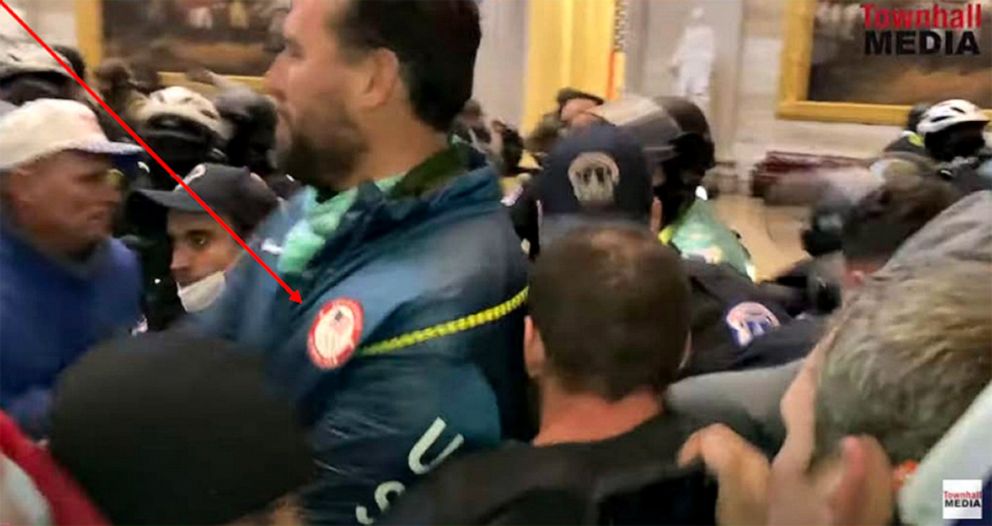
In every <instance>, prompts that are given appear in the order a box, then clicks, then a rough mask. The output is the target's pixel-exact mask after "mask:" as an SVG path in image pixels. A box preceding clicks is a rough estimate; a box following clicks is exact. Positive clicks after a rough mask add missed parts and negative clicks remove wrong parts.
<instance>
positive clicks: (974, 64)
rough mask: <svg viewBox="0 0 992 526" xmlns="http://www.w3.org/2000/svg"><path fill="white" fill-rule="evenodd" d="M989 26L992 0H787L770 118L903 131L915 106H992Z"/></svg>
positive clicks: (991, 64) (990, 23) (991, 46)
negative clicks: (957, 102)
mask: <svg viewBox="0 0 992 526" xmlns="http://www.w3.org/2000/svg"><path fill="white" fill-rule="evenodd" d="M983 8H984V9H983ZM958 17H960V18H958ZM989 27H992V1H990V0H978V1H976V0H971V1H970V2H966V1H964V0H940V1H937V2H926V3H921V2H918V1H916V0H877V1H876V2H873V3H867V4H866V3H864V2H862V1H861V0H790V1H789V2H787V5H786V27H785V37H784V41H783V47H782V62H781V72H780V73H781V78H780V86H779V101H778V109H777V115H778V116H779V117H780V118H785V119H797V120H814V121H834V122H859V123H866V124H895V125H901V124H904V123H905V121H906V115H907V112H908V111H909V108H910V106H912V105H913V104H915V103H917V102H938V101H941V100H945V99H952V98H962V99H967V100H970V101H972V102H974V103H975V104H978V105H979V106H981V107H982V108H992V81H990V80H989V79H992V59H990V58H989V57H990V56H992V31H989V30H988V28H989ZM962 46H963V47H962ZM987 111H988V112H989V114H990V115H992V110H987Z"/></svg>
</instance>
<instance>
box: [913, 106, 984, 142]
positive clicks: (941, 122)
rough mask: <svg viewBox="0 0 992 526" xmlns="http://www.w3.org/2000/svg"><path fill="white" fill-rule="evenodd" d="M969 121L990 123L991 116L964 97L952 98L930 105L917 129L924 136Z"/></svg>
mask: <svg viewBox="0 0 992 526" xmlns="http://www.w3.org/2000/svg"><path fill="white" fill-rule="evenodd" d="M968 122H980V123H988V122H989V118H988V116H986V115H985V113H983V112H982V109H981V108H979V107H978V106H975V105H974V104H972V103H971V102H968V101H966V100H964V99H951V100H945V101H943V102H938V103H937V104H934V105H933V106H930V109H928V110H927V111H926V112H924V113H923V117H921V118H920V123H919V124H918V125H917V127H916V129H917V131H918V132H919V133H920V135H922V136H923V137H924V138H926V136H927V135H930V134H932V133H936V132H939V131H941V130H946V129H947V128H950V127H951V126H955V125H958V124H964V123H968Z"/></svg>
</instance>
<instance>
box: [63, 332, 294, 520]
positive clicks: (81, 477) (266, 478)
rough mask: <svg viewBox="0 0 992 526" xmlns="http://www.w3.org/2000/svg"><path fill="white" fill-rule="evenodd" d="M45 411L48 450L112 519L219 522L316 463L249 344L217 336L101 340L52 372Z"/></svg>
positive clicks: (272, 495)
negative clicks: (56, 374) (56, 375)
mask: <svg viewBox="0 0 992 526" xmlns="http://www.w3.org/2000/svg"><path fill="white" fill-rule="evenodd" d="M139 350H140V352H139ZM161 371H169V374H168V375H164V376H163V375H162V374H161ZM245 415H251V419H250V421H246V419H245ZM51 421H52V431H51V452H52V454H53V455H54V456H55V458H56V459H57V460H58V461H59V463H60V464H61V465H62V466H65V468H66V469H67V470H68V471H69V472H70V473H71V474H72V476H73V478H74V479H75V480H77V481H78V482H79V484H80V485H81V486H82V487H83V489H84V490H85V491H86V493H87V495H88V496H89V497H90V498H92V499H93V501H94V503H95V504H96V505H97V506H98V507H99V508H100V510H101V511H102V512H104V513H105V514H106V515H107V518H108V519H110V521H111V522H112V523H113V524H225V523H228V522H231V521H233V520H236V519H238V518H239V517H242V516H244V515H247V514H249V513H252V512H255V511H258V510H260V509H262V508H264V507H265V506H266V505H268V504H269V503H270V502H272V501H273V500H275V499H277V498H279V497H282V496H283V495H285V494H287V493H289V492H291V491H294V490H296V489H297V488H299V487H300V486H302V485H304V484H306V483H307V482H309V480H310V478H311V475H312V471H313V470H312V460H311V450H310V447H309V445H308V443H307V441H306V440H307V439H306V434H305V431H304V429H303V427H302V426H301V425H300V424H299V421H298V419H297V415H296V413H295V410H294V409H293V406H292V404H291V403H290V402H289V401H287V400H283V399H281V398H279V397H278V396H276V395H275V394H274V393H273V392H270V389H269V386H268V384H267V382H266V379H265V373H264V368H263V365H262V363H261V361H260V359H259V357H258V356H257V354H255V353H253V352H251V350H250V349H244V348H241V347H239V346H237V345H234V344H232V343H229V342H224V341H219V340H212V339H207V338H200V337H197V336H192V335H186V334H182V333H164V332H163V333H151V334H147V335H141V336H139V337H136V338H120V339H117V340H110V341H108V342H105V343H102V344H100V345H99V346H97V347H96V348H95V349H93V350H92V351H90V352H88V353H87V354H86V355H85V356H83V357H82V358H81V359H80V360H79V361H77V362H76V363H75V364H73V365H72V366H71V367H69V368H68V369H67V370H66V371H65V372H64V373H63V374H62V375H61V376H60V379H59V383H58V389H57V392H56V395H55V398H54V401H53V402H52V416H51Z"/></svg>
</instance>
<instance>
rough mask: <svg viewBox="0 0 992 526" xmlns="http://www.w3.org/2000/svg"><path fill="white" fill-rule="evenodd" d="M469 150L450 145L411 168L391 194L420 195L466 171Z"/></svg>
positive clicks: (395, 195) (402, 195) (397, 197)
mask: <svg viewBox="0 0 992 526" xmlns="http://www.w3.org/2000/svg"><path fill="white" fill-rule="evenodd" d="M467 165H468V152H467V151H466V150H465V149H464V147H463V146H461V145H455V144H452V145H449V146H448V147H447V148H445V149H444V150H441V151H440V152H438V153H436V154H434V155H432V156H431V157H429V158H427V160H425V161H424V162H422V163H420V164H418V165H417V166H415V167H413V168H412V169H410V171H409V172H407V174H406V176H405V177H403V179H402V180H401V181H400V182H399V183H397V185H396V186H394V187H393V190H392V191H391V192H390V193H389V196H390V197H392V198H395V199H399V198H404V197H419V196H421V195H424V194H426V193H427V192H429V191H431V190H434V189H435V188H438V187H440V186H443V185H444V183H447V182H448V181H450V180H451V179H453V178H454V177H456V176H458V175H461V174H462V173H464V172H465V167H466V166H467Z"/></svg>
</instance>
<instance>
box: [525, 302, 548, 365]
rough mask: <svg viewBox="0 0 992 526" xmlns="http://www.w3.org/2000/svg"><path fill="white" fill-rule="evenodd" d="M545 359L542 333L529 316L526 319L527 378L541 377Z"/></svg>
mask: <svg viewBox="0 0 992 526" xmlns="http://www.w3.org/2000/svg"><path fill="white" fill-rule="evenodd" d="M545 359H546V358H545V354H544V341H543V340H542V339H541V331H539V330H538V329H537V326H536V325H534V320H533V318H531V317H530V316H527V317H526V318H525V319H524V365H525V366H526V367H527V376H529V377H530V378H538V377H539V376H541V373H542V372H543V371H544V362H545Z"/></svg>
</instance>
